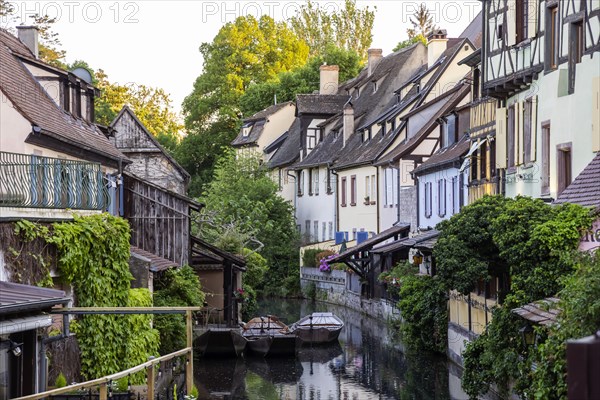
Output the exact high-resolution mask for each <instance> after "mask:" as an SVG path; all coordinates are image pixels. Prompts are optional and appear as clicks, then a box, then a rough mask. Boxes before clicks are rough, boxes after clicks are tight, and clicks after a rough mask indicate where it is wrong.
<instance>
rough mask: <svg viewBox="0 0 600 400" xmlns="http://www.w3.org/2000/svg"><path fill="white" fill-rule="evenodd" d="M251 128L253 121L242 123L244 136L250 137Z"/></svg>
mask: <svg viewBox="0 0 600 400" xmlns="http://www.w3.org/2000/svg"><path fill="white" fill-rule="evenodd" d="M251 130H252V123H251V122H246V123H245V124H244V125H242V136H244V137H248V135H249V134H250V131H251Z"/></svg>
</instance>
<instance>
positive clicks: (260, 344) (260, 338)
mask: <svg viewBox="0 0 600 400" xmlns="http://www.w3.org/2000/svg"><path fill="white" fill-rule="evenodd" d="M242 335H243V336H244V338H246V340H247V342H248V344H247V345H246V346H247V347H246V349H247V350H248V351H247V353H249V354H252V355H257V356H263V357H265V356H289V355H294V354H296V351H297V349H298V348H299V347H300V346H301V344H302V342H301V341H300V339H298V337H297V336H296V335H295V334H293V333H291V332H290V331H289V328H288V327H287V325H285V324H284V323H283V322H281V321H280V320H279V319H278V318H277V317H275V316H273V315H269V316H266V317H256V318H252V319H251V320H250V321H248V322H247V323H246V324H244V325H243V327H242Z"/></svg>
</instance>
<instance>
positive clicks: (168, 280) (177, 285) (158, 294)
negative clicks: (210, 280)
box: [154, 266, 204, 354]
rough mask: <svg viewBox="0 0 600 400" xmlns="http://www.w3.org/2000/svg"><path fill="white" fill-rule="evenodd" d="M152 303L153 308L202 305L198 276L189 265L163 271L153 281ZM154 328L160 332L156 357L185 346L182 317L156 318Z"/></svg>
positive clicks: (174, 315)
mask: <svg viewBox="0 0 600 400" xmlns="http://www.w3.org/2000/svg"><path fill="white" fill-rule="evenodd" d="M154 304H155V306H157V307H176V306H179V307H188V306H190V307H191V306H202V305H203V304H204V293H203V292H202V290H201V285H200V280H199V279H198V275H196V273H195V272H194V270H193V269H192V268H191V267H189V266H185V267H182V268H178V269H170V270H168V271H165V272H164V273H163V274H162V276H161V279H160V280H157V281H156V282H155V291H154ZM154 327H155V328H156V329H157V330H158V331H159V332H160V348H159V353H160V354H168V353H172V352H174V351H177V350H179V349H182V348H184V347H185V346H186V333H185V317H184V316H183V315H180V314H164V315H157V316H155V318H154Z"/></svg>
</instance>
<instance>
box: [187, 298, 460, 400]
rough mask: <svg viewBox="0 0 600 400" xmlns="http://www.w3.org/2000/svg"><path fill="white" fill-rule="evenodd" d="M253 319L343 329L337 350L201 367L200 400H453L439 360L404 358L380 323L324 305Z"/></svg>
mask: <svg viewBox="0 0 600 400" xmlns="http://www.w3.org/2000/svg"><path fill="white" fill-rule="evenodd" d="M259 306H260V312H259V315H267V314H274V315H277V316H278V317H280V319H281V320H283V321H284V322H285V323H287V324H292V323H293V322H295V321H297V320H298V319H300V317H302V316H304V315H307V314H310V313H312V312H313V311H331V312H333V313H335V314H336V315H337V316H339V317H340V318H341V319H342V320H344V322H345V326H344V329H343V330H342V332H341V334H340V339H339V345H338V344H336V345H334V346H327V347H312V348H311V347H303V348H302V350H301V352H300V354H299V355H298V357H296V358H294V357H291V358H268V357H267V358H246V359H244V358H238V359H201V360H197V361H196V362H195V369H194V375H195V381H196V386H197V387H198V389H199V392H200V398H201V399H249V400H277V399H286V400H287V399H290V400H318V399H322V400H330V399H331V400H369V399H451V398H464V397H463V396H464V394H462V392H460V390H458V391H459V393H452V395H451V392H453V391H456V389H454V390H453V389H452V387H456V379H457V378H453V376H452V375H449V371H448V363H447V362H446V360H445V359H444V358H443V357H434V356H432V355H430V354H426V353H419V354H405V352H404V351H403V346H402V343H400V342H399V341H398V340H397V339H396V338H394V337H393V334H392V332H391V330H389V329H388V328H387V326H386V324H385V323H383V322H380V321H378V320H375V319H373V318H370V317H368V316H364V315H361V314H360V313H358V312H356V311H352V310H349V309H347V308H344V307H338V306H334V305H330V304H324V303H310V302H306V301H295V300H270V301H263V302H261V303H260V305H259Z"/></svg>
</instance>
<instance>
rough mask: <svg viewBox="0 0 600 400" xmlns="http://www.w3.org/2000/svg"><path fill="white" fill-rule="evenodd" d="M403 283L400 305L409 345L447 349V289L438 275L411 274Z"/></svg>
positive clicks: (403, 334)
mask: <svg viewBox="0 0 600 400" xmlns="http://www.w3.org/2000/svg"><path fill="white" fill-rule="evenodd" d="M401 279H402V283H401V286H400V301H399V302H398V308H399V309H400V312H401V314H402V318H403V319H404V321H405V323H404V324H402V325H401V333H402V336H403V341H404V343H406V344H407V346H408V347H411V346H413V348H425V349H427V350H431V351H438V352H444V351H445V349H446V343H447V332H448V311H447V307H448V306H447V290H446V288H445V287H444V285H443V284H442V282H441V281H440V280H439V279H438V278H437V277H431V276H429V275H414V274H407V275H405V276H403V277H402V278H401Z"/></svg>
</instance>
